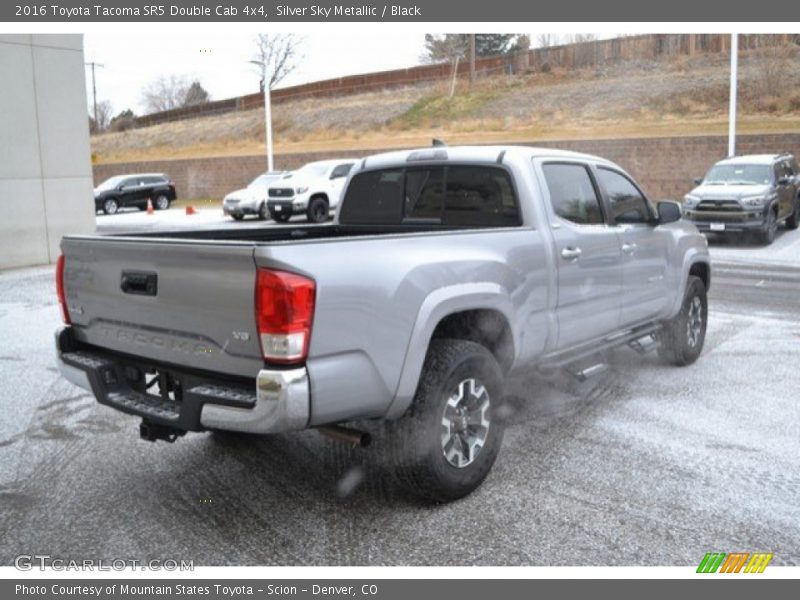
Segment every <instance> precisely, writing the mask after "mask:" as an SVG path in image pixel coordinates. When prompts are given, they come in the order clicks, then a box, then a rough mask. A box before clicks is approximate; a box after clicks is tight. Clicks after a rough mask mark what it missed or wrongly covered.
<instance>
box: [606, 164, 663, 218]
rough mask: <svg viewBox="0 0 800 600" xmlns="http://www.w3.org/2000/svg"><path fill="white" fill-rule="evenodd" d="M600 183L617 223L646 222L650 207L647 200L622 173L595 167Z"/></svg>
mask: <svg viewBox="0 0 800 600" xmlns="http://www.w3.org/2000/svg"><path fill="white" fill-rule="evenodd" d="M597 178H598V179H599V180H600V185H602V186H603V188H604V189H605V190H606V194H607V195H608V200H609V202H610V203H611V214H612V215H613V217H614V219H615V220H616V222H617V223H648V222H649V221H650V218H651V216H650V208H649V207H648V205H647V200H646V199H645V197H644V196H643V195H642V193H641V192H640V191H639V190H638V188H637V187H636V186H635V185H633V182H631V180H630V179H628V178H627V177H625V176H624V175H623V174H622V173H617V172H616V171H611V170H609V169H604V168H602V167H600V168H599V169H597Z"/></svg>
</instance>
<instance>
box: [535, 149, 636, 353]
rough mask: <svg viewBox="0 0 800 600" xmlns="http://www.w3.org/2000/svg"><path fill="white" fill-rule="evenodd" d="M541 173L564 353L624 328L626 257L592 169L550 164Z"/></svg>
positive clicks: (543, 165)
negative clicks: (553, 257) (552, 243)
mask: <svg viewBox="0 0 800 600" xmlns="http://www.w3.org/2000/svg"><path fill="white" fill-rule="evenodd" d="M541 170H542V175H543V177H544V181H545V182H546V186H545V189H544V192H545V196H547V202H548V207H547V208H548V213H549V219H550V227H551V231H552V235H553V239H554V244H555V259H556V265H557V267H556V268H557V270H558V277H557V281H558V284H557V288H558V299H557V303H556V316H557V319H558V341H557V349H558V350H564V349H566V348H570V347H572V346H575V345H578V344H581V343H583V342H588V341H590V340H593V339H595V338H599V337H602V336H604V335H607V334H609V333H611V332H614V331H616V329H617V328H618V326H619V313H620V308H621V294H620V292H621V289H622V267H621V261H622V257H621V250H620V242H619V238H618V236H617V231H616V229H615V228H614V227H610V226H609V225H608V223H607V222H606V218H605V213H604V208H603V205H602V202H601V200H600V194H599V191H598V189H597V185H596V182H595V180H594V177H593V175H592V172H591V169H590V167H589V165H588V164H586V163H583V162H571V161H557V162H555V161H554V162H548V161H544V162H542V163H541Z"/></svg>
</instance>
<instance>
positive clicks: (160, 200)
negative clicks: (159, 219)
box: [153, 194, 170, 210]
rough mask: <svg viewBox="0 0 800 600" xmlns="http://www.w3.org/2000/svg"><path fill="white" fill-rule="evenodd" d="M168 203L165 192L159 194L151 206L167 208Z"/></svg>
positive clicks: (157, 208) (161, 208) (158, 208)
mask: <svg viewBox="0 0 800 600" xmlns="http://www.w3.org/2000/svg"><path fill="white" fill-rule="evenodd" d="M169 205H170V201H169V196H167V195H166V194H159V195H158V196H156V199H155V200H154V201H153V208H155V209H156V210H167V209H168V208H169Z"/></svg>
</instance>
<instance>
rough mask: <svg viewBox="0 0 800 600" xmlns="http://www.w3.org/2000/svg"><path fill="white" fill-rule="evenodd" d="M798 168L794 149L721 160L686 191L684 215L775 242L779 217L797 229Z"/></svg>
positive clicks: (704, 226)
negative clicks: (792, 150)
mask: <svg viewBox="0 0 800 600" xmlns="http://www.w3.org/2000/svg"><path fill="white" fill-rule="evenodd" d="M798 171H800V168H799V167H798V164H797V159H796V158H795V157H794V156H792V155H791V154H777V155H776V154H753V155H750V156H736V157H733V158H727V159H725V160H721V161H719V162H718V163H717V164H715V165H714V166H713V167H711V169H710V170H709V171H708V173H706V176H705V177H704V178H703V179H699V178H698V179H696V180H695V183H696V184H697V187H696V188H694V189H693V190H692V191H691V192H689V193H688V194H686V197H685V198H684V206H685V215H686V218H687V219H688V220H689V221H691V222H692V223H693V224H694V225H695V226H696V227H697V228H698V229H699V230H700V231H703V232H711V233H725V234H727V233H753V234H755V235H756V236H757V238H758V240H759V241H760V242H761V243H763V244H771V243H772V242H773V240H774V239H775V233H776V231H777V229H778V225H779V224H780V223H784V224H785V225H786V228H787V229H797V225H798V220H800V197H799V196H798V192H799V191H800V177H798Z"/></svg>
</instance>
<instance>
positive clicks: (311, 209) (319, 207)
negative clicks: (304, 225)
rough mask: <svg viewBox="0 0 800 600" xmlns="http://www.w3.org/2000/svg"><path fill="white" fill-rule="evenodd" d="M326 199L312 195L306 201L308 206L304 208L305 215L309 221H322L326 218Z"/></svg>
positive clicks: (327, 208) (328, 210)
mask: <svg viewBox="0 0 800 600" xmlns="http://www.w3.org/2000/svg"><path fill="white" fill-rule="evenodd" d="M329 212H330V208H329V207H328V200H327V199H325V198H324V197H322V196H314V197H313V198H311V200H309V201H308V208H306V217H308V222H309V223H324V222H325V221H327V220H328V213H329Z"/></svg>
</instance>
